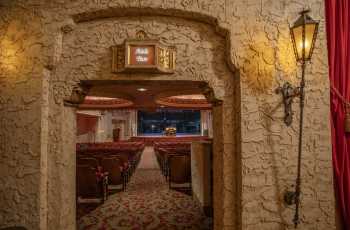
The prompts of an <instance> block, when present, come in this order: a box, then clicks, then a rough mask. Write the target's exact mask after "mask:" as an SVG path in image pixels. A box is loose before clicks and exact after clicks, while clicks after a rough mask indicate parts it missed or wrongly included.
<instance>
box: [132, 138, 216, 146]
mask: <svg viewBox="0 0 350 230" xmlns="http://www.w3.org/2000/svg"><path fill="white" fill-rule="evenodd" d="M130 140H131V141H136V142H143V143H145V145H146V146H152V145H154V144H155V143H160V142H193V141H208V140H211V138H209V137H206V136H137V137H131V139H130Z"/></svg>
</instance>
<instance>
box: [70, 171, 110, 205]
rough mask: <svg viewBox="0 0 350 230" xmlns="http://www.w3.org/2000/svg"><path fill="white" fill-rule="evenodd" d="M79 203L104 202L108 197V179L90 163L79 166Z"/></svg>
mask: <svg viewBox="0 0 350 230" xmlns="http://www.w3.org/2000/svg"><path fill="white" fill-rule="evenodd" d="M76 183H77V203H78V204H79V203H103V202H104V201H105V200H106V199H107V194H106V192H107V191H106V181H105V180H104V178H101V177H97V176H96V170H95V169H94V168H92V167H91V166H89V165H78V166H77V181H76Z"/></svg>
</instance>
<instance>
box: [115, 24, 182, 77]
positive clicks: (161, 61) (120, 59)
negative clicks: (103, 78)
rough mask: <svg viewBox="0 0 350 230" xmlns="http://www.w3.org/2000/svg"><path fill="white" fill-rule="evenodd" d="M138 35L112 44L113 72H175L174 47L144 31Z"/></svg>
mask: <svg viewBox="0 0 350 230" xmlns="http://www.w3.org/2000/svg"><path fill="white" fill-rule="evenodd" d="M136 37H137V38H136V39H126V40H125V41H124V43H123V44H121V45H116V46H112V72H113V73H127V72H150V73H168V74H171V73H174V71H175V55H176V52H175V48H174V47H171V46H165V45H162V44H161V43H160V41H159V40H156V39H148V37H147V35H146V33H145V32H144V31H139V32H137V34H136Z"/></svg>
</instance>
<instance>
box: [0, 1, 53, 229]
mask: <svg viewBox="0 0 350 230" xmlns="http://www.w3.org/2000/svg"><path fill="white" fill-rule="evenodd" d="M41 16H42V15H41V14H40V12H38V11H35V10H33V9H31V8H30V9H28V8H27V7H23V8H14V7H11V6H0V227H3V226H8V225H13V224H17V225H23V226H27V227H28V228H29V229H39V225H40V219H39V216H40V212H41V195H43V196H44V193H45V192H43V193H41V192H42V191H41V189H42V184H41V183H42V182H43V181H42V180H41V175H42V173H43V171H42V170H45V166H44V165H42V162H41V159H42V156H43V155H45V154H46V152H45V148H42V146H41V143H44V142H45V137H44V136H45V135H44V136H43V134H45V130H44V129H43V126H42V118H43V117H44V116H45V110H42V108H41V106H42V104H41V103H44V101H45V93H44V92H43V86H44V81H45V72H44V70H43V67H42V62H41V61H40V58H39V57H40V55H41V53H42V46H43V43H42V40H41V38H42V36H43V34H42V31H41V26H42V24H41V20H40V17H41ZM46 136H47V135H46Z"/></svg>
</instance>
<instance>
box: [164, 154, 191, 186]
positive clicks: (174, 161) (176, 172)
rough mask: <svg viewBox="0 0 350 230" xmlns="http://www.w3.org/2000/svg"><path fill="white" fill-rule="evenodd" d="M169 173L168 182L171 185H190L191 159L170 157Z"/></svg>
mask: <svg viewBox="0 0 350 230" xmlns="http://www.w3.org/2000/svg"><path fill="white" fill-rule="evenodd" d="M169 173H170V175H169V181H170V182H172V183H178V184H182V183H190V182H191V158H190V157H189V156H187V155H170V156H169Z"/></svg>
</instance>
